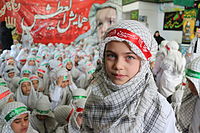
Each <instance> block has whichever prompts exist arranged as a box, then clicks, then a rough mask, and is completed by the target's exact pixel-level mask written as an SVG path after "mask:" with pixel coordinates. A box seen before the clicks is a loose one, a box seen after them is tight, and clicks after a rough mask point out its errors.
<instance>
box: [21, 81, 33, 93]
mask: <svg viewBox="0 0 200 133" xmlns="http://www.w3.org/2000/svg"><path fill="white" fill-rule="evenodd" d="M21 89H22V93H23V94H24V95H25V96H28V95H29V94H30V92H31V83H30V82H23V83H22V85H21Z"/></svg>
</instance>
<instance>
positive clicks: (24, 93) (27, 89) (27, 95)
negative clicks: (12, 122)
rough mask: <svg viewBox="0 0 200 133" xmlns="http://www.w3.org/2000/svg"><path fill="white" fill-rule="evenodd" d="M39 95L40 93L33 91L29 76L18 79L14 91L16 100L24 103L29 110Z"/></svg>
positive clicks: (34, 106) (32, 107) (34, 105)
mask: <svg viewBox="0 0 200 133" xmlns="http://www.w3.org/2000/svg"><path fill="white" fill-rule="evenodd" d="M41 97H42V94H41V93H38V92H36V91H35V89H34V88H33V86H32V83H31V80H30V79H29V78H21V79H20V81H19V87H18V89H17V91H16V101H19V102H22V103H24V104H25V105H26V106H27V107H28V108H29V110H33V109H34V108H36V103H37V101H38V99H40V98H41Z"/></svg>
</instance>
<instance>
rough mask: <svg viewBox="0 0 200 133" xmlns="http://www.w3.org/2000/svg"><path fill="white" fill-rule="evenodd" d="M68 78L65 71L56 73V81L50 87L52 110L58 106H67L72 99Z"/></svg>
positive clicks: (61, 70) (63, 69)
mask: <svg viewBox="0 0 200 133" xmlns="http://www.w3.org/2000/svg"><path fill="white" fill-rule="evenodd" d="M69 82H70V78H69V74H68V73H67V70H66V69H65V68H62V69H60V70H59V71H58V73H57V80H56V81H54V82H53V83H52V84H51V86H50V90H49V91H50V98H51V101H52V102H51V103H52V109H55V107H57V106H58V105H69V103H70V101H71V99H72V90H71V89H70V87H69V84H70V83H69Z"/></svg>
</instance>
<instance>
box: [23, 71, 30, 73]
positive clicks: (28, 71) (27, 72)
mask: <svg viewBox="0 0 200 133" xmlns="http://www.w3.org/2000/svg"><path fill="white" fill-rule="evenodd" d="M23 73H31V71H29V70H24V71H23Z"/></svg>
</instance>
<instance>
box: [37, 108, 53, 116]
mask: <svg viewBox="0 0 200 133" xmlns="http://www.w3.org/2000/svg"><path fill="white" fill-rule="evenodd" d="M50 111H51V110H46V111H44V110H38V109H36V112H38V113H40V114H43V115H46V114H48V113H49V112H50Z"/></svg>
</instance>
